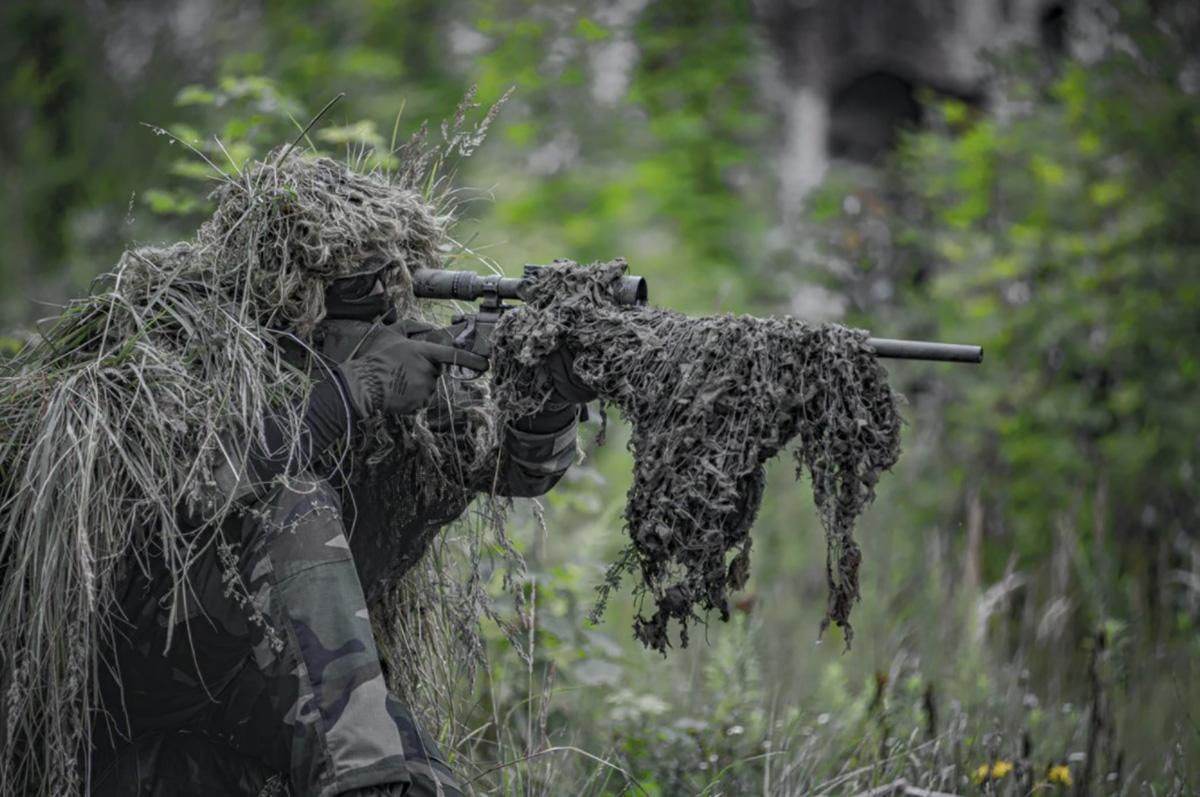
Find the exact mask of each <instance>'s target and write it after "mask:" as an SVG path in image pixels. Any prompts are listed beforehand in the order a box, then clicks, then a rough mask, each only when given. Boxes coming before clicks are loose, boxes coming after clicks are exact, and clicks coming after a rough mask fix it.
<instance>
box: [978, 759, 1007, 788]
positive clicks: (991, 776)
mask: <svg viewBox="0 0 1200 797" xmlns="http://www.w3.org/2000/svg"><path fill="white" fill-rule="evenodd" d="M1012 769H1013V765H1012V762H1011V761H997V762H996V763H994V764H992V765H991V766H990V767H989V766H988V765H987V764H981V765H980V766H979V769H977V770H975V773H974V774H973V775H972V776H971V779H972V780H974V781H975V782H976V783H983V782H984V781H985V780H999V779H1000V778H1002V777H1004V776H1005V775H1007V774H1008V773H1009V772H1012Z"/></svg>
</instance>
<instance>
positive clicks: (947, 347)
mask: <svg viewBox="0 0 1200 797" xmlns="http://www.w3.org/2000/svg"><path fill="white" fill-rule="evenodd" d="M542 268H547V266H534V265H527V266H525V273H524V275H523V276H521V277H505V276H502V275H500V274H488V275H481V274H476V273H475V272H473V271H447V270H442V269H431V268H424V269H418V270H417V271H416V272H415V273H414V274H413V293H414V295H416V296H417V297H418V298H421V299H452V300H459V301H464V302H476V301H477V302H479V309H478V310H477V311H476V312H474V313H461V314H459V315H457V316H455V318H454V319H453V322H452V324H451V326H452V328H453V329H454V330H455V339H454V340H455V343H456V345H459V346H461V347H462V348H464V349H467V350H469V351H472V352H475V353H476V354H479V355H482V356H484V357H488V356H490V355H491V351H492V332H493V330H494V329H495V328H496V323H497V322H498V321H499V320H500V316H501V315H502V314H503V313H504V312H505V311H506V310H510V309H512V305H509V304H505V300H517V301H524V300H525V298H526V289H527V287H528V285H529V279H530V277H532V276H533V275H534V274H535V273H536V272H537V270H538V269H542ZM613 295H614V298H615V299H616V301H617V303H618V304H621V305H628V306H635V305H644V304H646V300H647V298H648V296H649V289H648V287H647V285H646V280H645V278H643V277H635V276H625V277H622V278H621V281H620V282H619V283H617V287H616V290H615V291H614V294H613ZM867 345H869V346H871V347H872V348H873V349H875V355H876V356H877V357H887V358H892V359H901V360H936V361H941V362H959V363H978V362H982V361H983V347H982V346H968V345H963V344H959V343H936V342H930V341H923V340H893V339H891V338H868V339H867Z"/></svg>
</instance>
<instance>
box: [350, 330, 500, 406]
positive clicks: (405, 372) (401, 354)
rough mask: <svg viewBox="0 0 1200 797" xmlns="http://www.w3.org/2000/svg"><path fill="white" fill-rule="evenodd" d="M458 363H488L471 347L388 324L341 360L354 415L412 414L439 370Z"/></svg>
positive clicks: (481, 367)
mask: <svg viewBox="0 0 1200 797" xmlns="http://www.w3.org/2000/svg"><path fill="white" fill-rule="evenodd" d="M447 365H461V366H464V367H466V368H470V369H472V370H474V371H486V370H487V369H488V361H487V358H485V357H480V356H479V355H478V354H474V353H472V352H469V351H463V350H462V349H456V348H454V347H453V346H446V345H443V344H440V343H431V342H429V341H423V340H413V339H411V338H409V337H407V336H406V335H405V334H404V333H403V332H401V331H400V330H399V329H395V328H393V327H390V326H382V327H378V328H376V329H374V330H372V331H371V333H370V334H369V335H367V336H366V337H365V338H364V339H363V340H362V343H361V345H360V346H359V347H358V349H357V352H356V353H354V354H353V355H352V359H350V360H349V361H347V362H344V363H342V364H341V366H340V367H341V371H342V375H343V376H344V377H345V379H346V386H347V387H348V388H349V392H350V400H351V403H352V404H353V405H354V411H355V413H357V415H358V417H359V418H360V419H361V418H367V417H370V416H372V415H377V414H381V413H382V414H389V415H411V414H412V413H414V412H416V411H417V410H419V409H421V408H422V407H424V406H426V405H427V404H428V403H429V401H430V399H432V398H433V395H434V391H435V390H436V389H437V380H438V377H439V376H441V372H442V368H443V367H445V366H447Z"/></svg>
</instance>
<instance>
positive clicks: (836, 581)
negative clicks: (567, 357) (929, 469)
mask: <svg viewBox="0 0 1200 797" xmlns="http://www.w3.org/2000/svg"><path fill="white" fill-rule="evenodd" d="M559 265H560V266H562V267H561V268H557V269H545V270H543V271H541V272H539V273H538V274H537V275H535V276H534V277H533V284H532V286H531V287H530V289H529V291H528V294H527V296H526V297H525V298H526V303H525V304H524V305H523V306H521V307H519V308H517V309H514V310H512V311H510V312H508V313H506V314H505V316H504V317H503V320H502V322H501V324H500V325H499V326H498V327H497V329H496V335H495V339H494V347H495V358H494V359H495V363H496V367H495V369H494V374H493V391H494V395H495V400H496V403H497V405H498V406H500V407H503V408H504V409H505V411H506V412H508V413H515V414H517V415H520V414H521V413H524V412H528V411H529V410H530V409H531V408H533V407H536V406H537V402H538V396H540V395H544V394H545V393H546V391H547V386H546V384H545V382H544V380H542V379H540V377H539V373H540V372H539V368H538V366H539V364H540V363H542V362H543V361H544V359H545V358H546V357H547V356H548V355H549V354H550V353H551V352H554V351H556V350H558V349H559V348H560V347H562V346H564V345H565V346H566V347H567V348H569V349H570V350H571V351H572V352H573V353H574V358H575V359H574V364H575V373H576V375H577V376H578V378H579V379H580V380H581V381H582V382H583V383H585V384H586V385H588V386H589V387H591V388H592V389H593V390H595V391H596V392H597V393H598V394H599V395H600V397H601V399H603V400H606V401H609V402H611V403H613V404H615V405H616V406H617V407H618V408H619V409H620V411H621V413H622V414H623V415H624V416H625V417H626V418H628V419H629V420H630V421H631V422H632V424H633V436H632V439H631V441H630V448H631V450H632V451H633V456H634V481H633V486H632V487H631V488H630V491H629V497H628V504H627V506H626V509H625V522H626V526H627V531H628V533H629V535H630V537H631V547H630V548H628V549H627V550H626V552H625V554H624V556H623V557H622V559H620V560H619V561H618V562H617V564H616V565H614V568H613V569H612V570H611V571H610V579H609V583H610V584H611V583H613V582H614V581H615V579H616V577H618V576H619V574H620V572H621V571H623V570H626V569H632V568H634V567H636V568H637V570H638V572H639V574H640V576H641V583H640V584H639V585H638V589H640V590H643V591H644V592H647V593H649V594H650V596H651V597H652V598H653V601H654V612H653V614H652V615H651V616H650V617H649V618H647V617H646V616H645V615H642V614H639V616H638V617H637V619H636V624H635V632H636V634H637V636H638V638H639V639H640V640H641V641H642V642H643V643H644V644H645V645H647V646H649V647H653V648H655V649H657V650H659V651H665V649H666V647H667V646H668V645H669V638H668V635H667V630H668V629H667V626H668V621H669V620H670V619H671V618H675V619H676V620H678V621H679V622H680V624H681V625H682V641H683V644H684V645H686V644H687V627H688V623H689V621H691V620H693V619H695V618H696V610H697V608H698V609H699V610H700V611H702V612H707V611H710V610H713V609H716V610H717V611H718V612H719V613H720V615H721V616H722V618H724V619H727V618H728V615H729V602H728V593H729V591H730V590H736V589H739V588H741V587H742V586H743V585H744V584H745V582H746V579H747V577H748V576H749V572H750V558H749V557H750V543H751V540H750V536H749V531H750V527H751V526H752V524H753V523H754V517H755V513H756V512H757V510H758V507H759V503H760V501H761V499H762V493H763V487H764V485H765V473H764V470H763V466H764V464H765V463H766V462H767V460H769V459H771V458H772V457H773V456H775V455H776V454H777V453H778V452H779V451H781V450H782V449H783V448H784V447H785V446H787V445H788V444H789V443H790V442H791V441H792V440H793V439H795V440H796V445H795V447H794V449H793V454H794V456H795V460H796V466H797V476H799V475H800V471H801V470H802V469H805V468H806V469H807V470H808V472H809V475H810V477H811V479H812V488H813V498H814V500H815V502H816V506H817V508H818V510H819V512H820V515H821V523H822V525H823V526H824V529H825V535H826V540H827V544H828V551H827V560H826V570H827V577H828V584H829V604H828V607H827V609H826V616H825V620H824V622H823V623H822V628H824V626H825V625H826V624H828V623H830V622H833V623H837V624H838V625H839V626H841V627H842V629H843V630H844V631H845V634H846V641H847V644H849V642H850V639H851V636H852V631H851V628H850V623H849V616H850V609H851V607H852V605H853V604H854V602H855V601H856V600H857V599H858V597H859V592H858V568H859V563H860V560H861V553H860V551H859V547H858V545H857V543H856V542H855V541H854V538H853V536H852V531H853V526H854V521H855V519H856V518H857V517H858V515H859V514H860V513H861V512H862V510H863V509H864V507H865V506H866V505H867V503H868V502H869V501H870V500H871V498H872V497H873V494H874V485H875V483H876V481H877V480H878V478H879V474H880V472H881V471H884V470H887V469H888V468H890V467H891V466H892V465H893V464H894V463H895V462H896V459H897V457H898V456H899V451H900V435H899V432H900V419H899V415H898V414H897V409H896V397H895V395H894V394H893V393H892V391H891V389H890V388H889V387H888V384H887V379H886V372H885V371H884V370H883V367H882V366H880V365H879V364H878V363H877V362H876V360H875V357H874V353H873V352H872V351H871V349H870V347H869V346H867V345H866V343H865V339H866V334H865V333H864V332H861V331H856V330H851V329H847V328H845V327H842V326H837V325H825V326H811V325H808V324H805V323H804V322H802V321H797V320H795V319H792V318H753V317H750V316H732V315H723V316H711V317H703V318H688V317H686V316H683V315H680V314H678V313H674V312H671V311H668V310H662V309H657V308H653V307H628V306H625V307H622V306H620V305H618V304H617V303H616V301H614V299H613V289H614V287H615V285H616V282H617V281H618V280H619V279H620V278H621V276H622V275H623V274H624V273H625V264H624V262H623V261H614V262H612V263H606V264H599V265H594V266H591V267H586V268H580V267H577V266H575V264H573V263H569V262H566V263H560V264H559Z"/></svg>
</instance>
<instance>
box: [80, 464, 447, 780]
mask: <svg viewBox="0 0 1200 797" xmlns="http://www.w3.org/2000/svg"><path fill="white" fill-rule="evenodd" d="M204 550H205V553H204V554H203V555H202V556H201V557H200V558H199V560H198V561H197V562H196V564H195V565H194V566H193V567H192V568H190V570H189V576H188V578H189V584H188V587H189V589H188V590H187V591H186V596H185V597H184V601H183V604H182V605H178V604H177V605H176V606H175V607H174V611H172V600H173V599H172V597H171V593H170V585H169V579H164V578H163V577H162V575H161V573H160V574H155V575H153V576H149V577H147V576H143V575H139V574H137V573H135V574H134V576H133V578H132V581H131V582H130V584H129V585H128V586H127V589H126V590H125V597H124V598H123V600H122V609H123V610H124V612H125V615H126V617H127V618H128V620H129V623H130V626H129V628H127V629H126V631H127V633H125V634H124V635H123V638H124V639H127V640H128V643H126V644H122V645H120V646H119V648H118V649H117V650H116V651H114V652H113V655H112V656H111V657H110V659H111V660H112V661H113V664H114V666H113V668H112V669H113V672H119V673H120V681H119V682H117V683H113V684H112V685H111V686H110V688H109V689H108V690H107V691H108V693H109V696H108V697H106V698H105V704H106V708H107V710H108V715H109V716H111V717H116V718H118V719H121V720H122V722H121V723H120V725H123V726H124V727H117V728H116V729H114V730H115V732H113V731H109V730H107V729H102V730H101V733H100V738H102V739H105V740H107V742H106V745H105V746H106V747H107V748H108V749H106V750H100V751H98V754H97V756H96V757H95V758H94V760H93V762H92V763H93V769H94V771H95V772H96V773H97V775H98V777H97V779H96V787H95V788H93V789H92V793H93V794H105V795H107V794H140V795H153V797H159V795H171V794H201V793H203V794H226V793H246V794H257V793H259V790H258V789H255V788H253V786H254V785H255V784H257V785H258V786H259V787H260V788H261V787H263V786H265V785H266V784H267V783H268V781H267V780H264V774H263V773H266V774H267V775H269V774H270V773H272V772H276V773H280V775H279V776H278V777H277V778H272V779H271V780H272V781H275V782H282V781H286V782H288V783H289V784H290V789H289V790H288V792H286V793H290V794H292V795H295V797H333V795H341V794H353V793H355V792H356V791H357V790H363V789H374V790H376V791H375V792H373V793H379V794H397V795H399V794H405V795H409V796H410V797H418V796H420V797H424V796H425V795H428V796H429V797H433V796H434V795H437V796H438V797H460V795H461V792H460V790H459V788H458V785H457V783H456V782H455V779H454V777H453V775H452V773H451V771H450V769H449V767H448V766H447V764H446V762H445V759H444V758H443V756H442V755H441V753H440V752H439V751H438V749H437V746H436V745H435V744H434V742H433V740H432V739H431V738H430V737H429V736H428V735H427V734H426V733H425V732H424V731H423V730H422V729H421V728H419V727H418V726H417V724H416V723H415V722H414V720H413V718H412V715H411V713H410V712H409V711H408V709H407V708H406V707H405V706H404V705H402V704H401V703H400V702H399V701H398V700H396V698H395V697H394V696H393V695H392V694H390V693H389V691H388V689H387V686H386V685H385V683H384V679H383V674H382V671H381V668H380V661H379V654H378V650H377V648H376V645H375V640H374V636H373V635H372V632H371V625H370V620H369V618H368V614H367V606H366V599H365V598H364V596H363V590H362V586H361V584H360V582H359V577H358V574H357V572H356V570H355V565H354V561H353V559H352V558H351V555H350V548H349V543H348V540H347V538H346V534H345V530H344V527H343V523H342V515H341V507H340V502H339V500H338V497H337V495H336V493H335V492H334V490H333V489H332V488H331V487H330V486H329V484H328V483H327V482H325V481H323V480H314V481H310V482H302V481H300V480H293V482H292V484H291V485H290V486H289V487H282V486H281V487H278V488H277V489H276V490H275V491H274V492H273V493H272V494H271V495H269V496H268V498H267V499H265V500H264V501H263V502H262V503H261V504H260V505H259V506H258V507H257V508H256V511H254V512H253V513H247V515H246V516H245V518H244V520H243V521H242V528H241V530H240V533H239V534H232V533H229V534H222V535H220V536H218V538H217V540H216V541H215V544H212V545H208V546H206V548H205V549H204ZM168 640H170V641H169V642H168ZM233 784H238V785H237V786H233ZM231 787H232V788H234V791H232V792H231V791H230V788H231Z"/></svg>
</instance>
